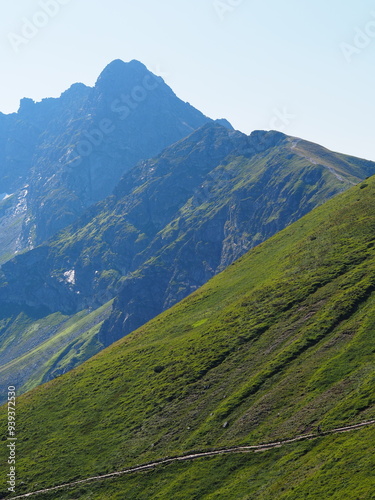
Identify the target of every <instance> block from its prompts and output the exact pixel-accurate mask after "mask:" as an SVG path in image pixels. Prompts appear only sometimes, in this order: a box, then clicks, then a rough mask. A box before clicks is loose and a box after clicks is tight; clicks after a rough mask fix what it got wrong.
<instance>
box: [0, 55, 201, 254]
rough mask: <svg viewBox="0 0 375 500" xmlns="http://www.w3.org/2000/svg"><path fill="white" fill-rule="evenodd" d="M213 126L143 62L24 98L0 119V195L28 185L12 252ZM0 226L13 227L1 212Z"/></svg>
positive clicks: (112, 66)
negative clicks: (138, 167) (140, 166)
mask: <svg viewBox="0 0 375 500" xmlns="http://www.w3.org/2000/svg"><path fill="white" fill-rule="evenodd" d="M208 121H210V119H209V118H207V117H205V116H204V115H203V114H202V113H200V112H199V111H198V110H196V109H195V108H193V107H192V106H191V105H190V104H188V103H185V102H183V101H181V100H180V99H178V97H177V96H176V95H175V94H174V93H173V91H172V90H171V89H170V87H168V85H166V83H165V82H164V81H163V79H162V78H160V77H157V76H155V75H153V74H152V73H151V72H150V71H148V69H147V68H146V67H145V66H144V65H143V64H142V63H140V62H138V61H131V62H129V63H124V62H123V61H120V60H116V61H113V62H112V63H111V64H109V65H108V66H107V68H105V69H104V70H103V72H102V73H101V75H100V77H99V78H98V81H97V82H96V85H95V86H94V87H93V88H91V87H87V86H85V85H83V84H74V85H72V86H71V88H70V89H68V90H67V91H66V92H64V93H63V94H62V95H61V96H60V97H59V98H56V99H52V98H48V99H43V100H42V101H41V102H34V101H33V100H32V99H22V100H21V105H20V109H19V111H18V113H13V114H11V115H3V114H0V194H1V193H7V194H15V195H16V196H19V195H20V193H21V191H22V190H23V189H25V188H26V187H27V193H26V201H27V203H26V204H25V206H24V207H23V215H24V218H23V226H22V227H21V228H19V229H18V238H19V241H18V245H14V244H12V239H10V241H9V242H8V241H5V242H4V243H5V245H6V246H8V247H9V246H11V250H12V252H13V253H14V252H15V251H16V250H17V251H19V250H23V249H25V248H32V247H33V246H35V245H37V244H40V243H42V242H43V241H44V240H46V239H47V238H49V237H51V236H52V235H54V234H56V233H57V232H58V231H59V230H61V229H62V228H64V227H66V226H67V225H69V224H71V223H72V222H74V221H75V220H76V219H77V218H78V217H79V216H80V215H81V214H82V213H83V211H84V210H85V209H86V208H87V207H89V206H91V205H92V204H94V203H96V202H97V201H99V200H102V199H104V198H105V197H106V196H108V195H109V194H111V192H112V190H113V188H114V187H115V186H116V184H117V183H118V181H119V180H120V178H121V177H122V175H123V174H124V173H125V172H126V171H127V170H129V169H130V168H131V167H133V166H134V165H135V164H136V163H137V162H138V161H140V160H141V159H145V158H149V157H152V156H155V155H156V154H158V153H160V151H162V150H163V149H164V148H165V147H167V146H169V145H170V144H173V143H174V142H176V141H178V140H180V139H181V138H183V137H185V136H187V135H188V134H190V133H191V132H192V131H193V130H195V129H197V128H199V127H200V126H202V125H203V124H205V123H207V122H208ZM1 223H2V225H3V226H4V225H6V227H9V228H12V227H13V226H12V219H11V218H10V219H9V220H8V219H7V218H5V219H4V218H2V217H1V214H0V224H1ZM4 238H5V236H4V237H3V239H4ZM0 243H1V242H0ZM1 253H5V254H6V253H7V252H6V251H5V250H4V251H3V250H2V248H1V247H0V254H1ZM8 258H9V257H8Z"/></svg>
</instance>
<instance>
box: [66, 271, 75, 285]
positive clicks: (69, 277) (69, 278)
mask: <svg viewBox="0 0 375 500" xmlns="http://www.w3.org/2000/svg"><path fill="white" fill-rule="evenodd" d="M64 278H65V281H66V283H69V284H70V285H75V284H76V272H75V270H74V269H71V270H70V271H66V272H65V273H64Z"/></svg>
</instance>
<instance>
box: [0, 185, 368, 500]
mask: <svg viewBox="0 0 375 500" xmlns="http://www.w3.org/2000/svg"><path fill="white" fill-rule="evenodd" d="M374 209H375V179H373V178H372V179H369V180H368V181H367V182H366V183H365V184H361V185H359V186H356V187H354V188H352V189H350V190H349V191H348V192H347V193H344V194H342V195H340V196H338V197H336V198H335V199H334V200H331V201H330V202H328V203H326V204H325V205H324V206H323V207H320V208H318V209H316V210H314V211H313V212H311V213H310V214H308V215H307V216H305V217H304V218H303V219H301V220H300V221H298V222H296V223H295V224H293V225H292V226H290V227H289V228H287V229H285V230H284V231H282V232H281V233H279V234H277V235H276V236H274V237H273V238H271V239H270V240H268V241H267V242H265V243H263V244H261V245H260V246H258V247H257V248H256V249H254V250H252V251H251V252H249V253H248V254H246V256H244V257H242V258H241V259H240V260H238V261H237V262H236V263H235V264H234V265H232V266H230V267H229V268H228V269H227V270H226V271H224V272H223V273H221V274H220V275H218V276H217V277H215V278H214V279H212V280H210V281H209V282H208V283H207V284H206V285H205V286H204V287H202V288H201V289H200V290H199V291H197V292H195V293H194V294H192V295H191V296H190V297H188V298H187V299H185V300H184V301H182V302H181V303H180V304H178V305H177V306H175V307H173V308H172V309H170V310H169V311H167V312H165V313H163V314H162V315H160V316H159V317H157V318H155V319H154V320H152V321H151V322H149V323H148V324H147V325H145V326H143V327H142V328H140V329H139V330H137V331H136V332H134V333H133V334H132V335H130V336H128V337H126V338H125V339H123V340H121V341H120V342H118V343H116V344H114V345H113V346H111V347H110V348H108V349H106V350H105V351H103V352H102V353H100V354H99V355H97V356H96V357H95V358H93V359H92V360H90V361H88V362H87V363H85V364H84V365H82V366H81V367H79V368H78V369H76V370H74V371H73V372H71V373H69V374H67V375H65V376H63V377H62V378H59V379H56V380H55V381H53V382H51V383H49V384H47V385H45V386H42V387H39V388H38V389H36V390H34V391H32V392H30V393H28V394H26V395H25V396H23V397H21V398H19V402H18V417H17V418H18V422H19V424H18V433H19V435H22V436H24V439H23V440H22V441H20V442H19V445H18V446H19V462H18V474H19V480H20V481H25V482H26V483H27V486H25V485H24V486H20V488H19V493H21V492H22V491H23V490H25V491H32V490H35V489H40V488H41V487H47V486H51V485H54V484H61V483H63V482H68V481H71V480H74V479H76V478H77V479H78V478H80V477H82V478H84V477H89V476H92V475H98V474H103V473H106V472H111V471H115V470H120V469H121V468H125V467H126V466H131V465H133V464H138V463H142V462H147V461H149V460H150V461H151V460H153V459H160V457H162V456H168V455H169V456H173V455H180V454H183V453H184V452H190V451H191V450H201V449H203V450H204V449H207V448H218V447H224V446H235V445H241V444H257V443H262V442H266V441H267V442H268V441H276V440H280V439H287V438H289V437H293V436H295V435H298V434H300V433H308V432H310V431H311V430H312V429H316V427H317V426H318V425H320V426H321V427H322V428H323V429H324V430H328V429H333V428H336V427H340V426H343V425H348V424H353V423H356V422H360V421H366V420H370V419H373V417H374V402H375V391H374V370H373V359H374V350H375V344H374V328H375V295H374V291H375V217H374ZM359 432H360V433H361V437H360V438H356V437H354V438H353V437H351V436H349V435H348V436H340V437H337V438H336V437H330V438H328V441H323V438H322V441H321V442H320V443H319V442H318V443H313V444H309V445H306V444H303V445H302V444H301V445H296V447H295V448H294V449H293V450H292V451H290V450H289V451H288V450H286V451H285V450H280V451H277V450H276V451H274V452H270V453H272V454H273V455H272V460H273V461H274V462H276V465H275V469H272V470H268V469H267V464H269V463H273V462H272V461H268V459H267V458H264V456H263V455H259V456H257V457H256V458H254V460H253V459H251V462H250V465H249V461H248V460H249V459H248V458H246V464H245V462H244V461H243V460H242V459H234V458H228V457H226V458H223V459H210V461H207V462H205V467H206V468H205V471H206V472H205V474H202V475H201V474H200V473H197V482H196V483H195V485H194V488H195V489H194V494H195V495H198V492H199V491H200V492H201V493H200V494H201V497H202V498H205V497H204V496H203V494H204V495H207V498H210V497H209V496H208V495H209V494H211V495H214V494H215V493H213V492H212V489H213V488H218V487H220V490H219V491H218V492H216V493H217V494H220V495H221V497H220V496H217V498H228V499H229V498H239V499H240V498H243V495H245V494H247V493H248V491H255V492H256V491H257V490H256V489H255V487H256V488H258V490H259V492H260V493H261V494H263V495H265V492H267V494H268V495H269V496H268V498H269V497H270V496H271V497H272V494H271V493H272V492H273V494H274V495H276V496H277V497H278V498H279V497H280V498H301V496H299V497H298V495H303V494H305V493H306V492H307V491H308V489H309V488H310V491H311V492H312V494H311V496H312V498H331V497H332V493H334V494H336V493H335V492H336V490H337V489H338V491H340V492H345V493H347V492H349V491H350V488H352V491H354V492H356V493H358V495H362V498H366V497H365V496H363V495H365V494H366V492H368V491H369V488H370V485H371V484H370V482H369V481H366V482H365V483H363V482H362V480H363V476H362V470H365V471H366V470H370V467H371V464H369V460H370V457H371V454H372V448H371V444H370V441H367V440H368V439H369V438H370V437H371V436H373V430H372V429H366V430H363V431H359ZM46 436H48V439H46ZM324 439H326V438H324ZM355 443H356V444H355ZM355 446H357V448H356V450H357V451H356V452H355V453H356V454H355V455H354V456H355V457H358V460H359V464H360V466H359V467H363V469H362V468H361V469H360V471H359V474H358V475H355V474H354V475H351V476H350V477H348V480H347V481H345V482H342V477H341V475H342V473H343V471H345V470H350V469H351V468H352V467H353V466H354V465H353V461H352V457H351V456H350V454H348V453H346V452H345V453H343V452H342V449H343V448H344V449H345V450H349V451H352V450H354V449H355ZM2 453H4V450H2ZM330 453H332V454H331V455H330ZM358 453H359V455H358ZM324 457H325V458H324ZM212 460H213V462H212ZM241 460H242V461H241ZM321 460H326V462H327V465H326V466H324V467H323V466H322V464H321ZM47 464H48V466H47ZM222 464H227V465H226V466H228V467H230V468H231V471H232V474H231V477H230V480H229V479H228V481H227V482H226V483H223V479H222V476H221V479H220V478H218V483H219V484H218V483H216V484H215V485H214V484H212V483H210V481H211V480H210V479H209V478H210V477H211V473H212V474H213V476H212V477H215V476H216V477H218V472H217V471H218V469H217V468H216V469H215V467H216V466H220V465H222ZM226 466H225V467H226ZM197 467H199V465H197V466H195V465H194V466H193V465H189V466H187V475H186V476H184V477H181V476H178V475H177V474H178V473H180V472H181V466H173V468H172V469H171V471H168V470H166V471H161V472H158V473H155V474H154V475H147V479H146V481H145V483H144V484H143V485H142V491H141V492H138V491H137V490H131V491H133V497H134V498H135V499H136V498H145V495H147V494H148V497H150V496H153V492H154V491H155V488H156V493H158V494H159V493H160V495H159V498H168V494H169V495H172V493H173V492H174V491H177V489H178V491H179V493H178V494H177V495H179V496H176V498H191V497H189V495H190V494H191V491H192V490H191V488H192V484H191V482H190V481H189V480H188V479H189V477H191V474H193V473H194V472H197V470H198V469H197ZM366 467H367V469H366ZM328 470H329V472H327V471H328ZM274 471H275V474H274ZM277 471H280V475H278V474H276V472H277ZM281 471H282V472H281ZM165 474H166V475H165ZM244 474H251V476H250V477H256V478H257V479H256V483H257V484H254V485H253V486H251V487H250V486H249V485H248V483H247V482H246V481H245V480H244ZM158 478H161V481H158ZM166 478H168V480H169V484H168V485H167V484H166V482H165V480H166ZM121 484H122V481H119V482H118V483H117V484H116V487H117V488H122V487H123V488H124V490H119V489H118V493H117V494H118V495H120V493H121V494H123V495H124V494H125V493H124V492H126V493H129V491H130V490H129V487H130V485H129V482H126V480H125V482H124V483H123V486H121ZM130 484H132V485H133V487H135V483H134V482H133V483H130ZM204 485H207V488H208V489H207V490H205V489H204ZM252 487H253V490H251V488H252ZM85 488H86V489H87V488H89V486H86V487H85ZM158 488H160V490H159V491H158ZM226 488H227V489H226ZM246 488H249V490H247V489H246ZM292 488H293V489H292ZM229 490H231V491H234V492H235V495H236V496H233V495H234V494H233V492H232V493H229ZM323 491H325V492H326V493H324V494H325V495H326V496H319V495H321V494H322V492H323ZM171 492H172V493H171ZM202 492H203V493H202ZM329 494H330V495H331V496H329ZM98 495H99V496H97V498H106V493H100V492H99V493H98ZM142 495H143V496H142ZM184 495H185V496H184ZM230 495H232V496H230ZM241 495H242V496H241ZM283 495H284V496H283ZM172 496H173V495H172ZM146 497H147V496H146ZM169 497H170V496H169ZM82 498H84V496H83V495H82ZM113 498H116V496H113ZM156 498H158V497H157V496H156ZM214 498H215V497H214ZM260 498H262V497H260ZM263 498H267V496H263ZM333 498H334V497H333ZM336 498H339V497H337V496H336ZM349 498H350V497H349ZM352 498H355V497H352ZM359 498H361V496H359Z"/></svg>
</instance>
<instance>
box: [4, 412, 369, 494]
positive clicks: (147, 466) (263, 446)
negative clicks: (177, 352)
mask: <svg viewBox="0 0 375 500" xmlns="http://www.w3.org/2000/svg"><path fill="white" fill-rule="evenodd" d="M374 424H375V420H370V421H368V422H361V423H359V424H354V425H349V426H347V427H339V428H337V429H331V430H329V431H324V432H320V433H319V434H303V435H301V436H297V437H295V438H292V439H285V440H283V441H275V442H273V443H264V444H257V445H249V446H236V447H233V448H223V449H220V450H213V451H207V452H200V453H193V454H190V455H181V456H179V457H172V458H166V459H163V460H159V461H157V462H151V463H148V464H143V465H136V466H134V467H129V468H128V469H124V470H122V471H118V472H110V473H109V474H103V475H101V476H93V477H89V478H86V479H80V480H78V481H73V482H71V483H65V484H61V485H59V486H53V487H52V488H47V489H44V490H39V491H33V492H30V493H25V494H23V495H19V496H16V497H9V498H10V500H18V499H19V498H28V497H31V496H34V495H41V494H43V493H50V492H52V491H57V490H61V489H64V488H71V487H73V486H79V485H81V484H85V483H89V482H91V481H102V480H103V479H109V478H112V477H118V476H123V475H125V474H131V473H133V472H142V471H145V470H148V469H154V468H155V467H158V466H159V465H164V464H169V463H172V462H178V461H180V462H183V461H187V460H197V459H199V458H205V457H214V456H217V455H225V454H227V453H229V454H230V453H246V452H251V451H257V450H262V451H263V450H264V451H267V450H271V449H273V448H278V447H281V446H285V445H287V444H290V443H295V442H297V441H304V440H309V439H317V438H320V437H324V436H329V435H330V434H339V433H341V432H349V431H352V430H356V429H359V428H361V427H365V426H367V425H374Z"/></svg>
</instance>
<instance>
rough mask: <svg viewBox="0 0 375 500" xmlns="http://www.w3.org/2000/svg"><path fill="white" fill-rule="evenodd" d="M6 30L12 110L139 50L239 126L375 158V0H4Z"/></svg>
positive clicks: (192, 97) (200, 102) (199, 103)
mask: <svg viewBox="0 0 375 500" xmlns="http://www.w3.org/2000/svg"><path fill="white" fill-rule="evenodd" d="M43 9H44V10H43ZM46 11H47V12H48V13H45V12H46ZM0 33H1V38H0V56H1V66H2V72H1V79H0V89H1V92H0V111H2V112H4V113H9V112H13V111H16V110H17V109H18V105H19V100H20V98H22V97H31V98H33V99H34V100H40V99H42V98H43V97H55V96H58V95H60V94H61V92H63V91H64V90H65V89H67V88H68V87H69V86H70V85H71V84H72V83H74V82H77V81H80V82H83V83H85V84H87V85H93V84H94V83H95V81H96V79H97V77H98V75H99V74H100V72H101V71H102V69H103V68H104V67H105V66H106V65H107V64H108V63H109V62H110V61H112V60H113V59H117V58H120V59H123V60H124V61H129V60H131V59H138V60H140V61H142V62H143V63H144V64H146V66H147V67H148V68H149V69H151V70H152V71H154V72H155V73H157V74H159V75H161V76H162V77H163V78H164V80H165V81H166V82H167V83H168V84H169V85H170V86H171V87H172V88H173V90H174V91H175V93H176V94H177V95H178V96H179V97H180V98H181V99H183V100H185V101H188V102H190V103H191V104H192V105H194V106H195V107H197V108H198V109H200V110H201V111H202V112H204V113H205V114H207V115H208V116H210V117H212V118H221V117H225V118H227V119H228V120H229V121H230V122H231V123H232V124H233V126H234V127H235V128H237V129H239V130H241V131H243V132H246V133H250V132H251V131H252V130H256V129H278V130H281V131H283V132H285V133H287V134H290V135H296V136H299V137H303V138H305V139H308V140H312V141H315V142H318V143H320V144H322V145H324V146H326V147H328V148H330V149H333V150H336V151H340V152H343V153H348V154H353V155H356V156H360V157H364V158H368V159H372V160H375V137H374V131H375V97H374V90H375V64H374V62H375V2H373V1H372V0H284V1H280V0H242V1H241V0H105V1H104V0H17V1H14V0H13V1H12V0H8V1H6V2H2V5H1V19H0ZM343 44H344V45H343Z"/></svg>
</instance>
